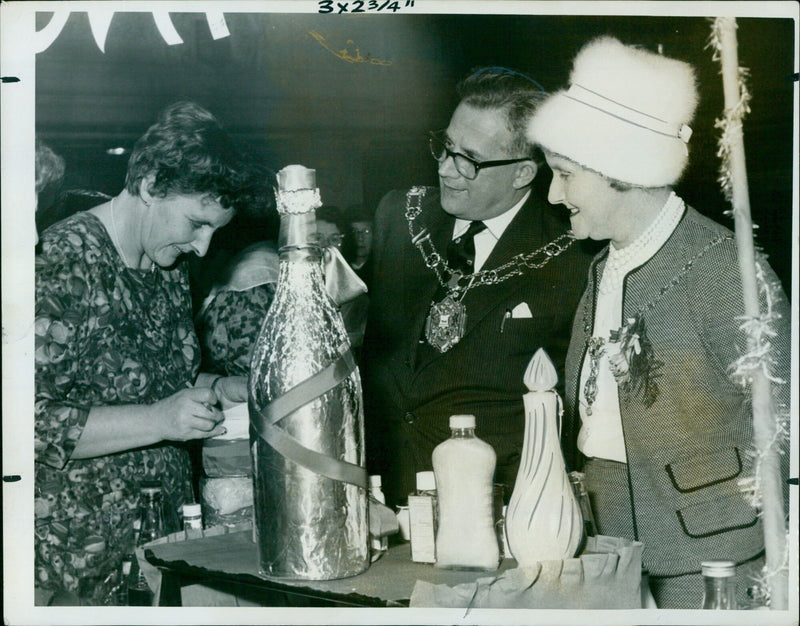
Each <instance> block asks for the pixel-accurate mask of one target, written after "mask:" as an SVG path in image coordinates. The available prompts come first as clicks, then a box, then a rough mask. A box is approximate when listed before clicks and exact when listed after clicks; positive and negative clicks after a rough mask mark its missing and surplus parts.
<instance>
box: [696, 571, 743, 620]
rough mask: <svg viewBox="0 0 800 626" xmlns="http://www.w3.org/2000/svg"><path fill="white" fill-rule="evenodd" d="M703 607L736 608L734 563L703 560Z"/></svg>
mask: <svg viewBox="0 0 800 626" xmlns="http://www.w3.org/2000/svg"><path fill="white" fill-rule="evenodd" d="M700 567H701V571H702V573H703V608H704V609H731V610H733V609H736V563H734V562H733V561H703V562H702V563H701V564H700Z"/></svg>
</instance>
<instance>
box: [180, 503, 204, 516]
mask: <svg viewBox="0 0 800 626" xmlns="http://www.w3.org/2000/svg"><path fill="white" fill-rule="evenodd" d="M202 514H203V507H202V506H201V505H200V504H196V503H192V504H184V505H183V516H184V517H200V516H201V515H202Z"/></svg>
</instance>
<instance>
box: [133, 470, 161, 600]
mask: <svg viewBox="0 0 800 626" xmlns="http://www.w3.org/2000/svg"><path fill="white" fill-rule="evenodd" d="M139 498H140V507H139V510H140V527H139V538H138V541H137V543H136V545H137V547H141V546H144V545H145V544H147V543H150V542H151V541H154V540H155V539H158V538H159V537H163V536H164V507H163V504H162V501H161V487H160V486H156V485H146V486H144V487H142V489H141V492H140V496H139ZM128 604H129V605H131V606H152V605H153V591H152V589H150V585H149V584H148V583H147V579H146V578H145V576H144V572H142V570H141V568H140V567H139V560H138V558H137V557H136V555H134V558H133V560H132V561H131V569H130V573H129V574H128Z"/></svg>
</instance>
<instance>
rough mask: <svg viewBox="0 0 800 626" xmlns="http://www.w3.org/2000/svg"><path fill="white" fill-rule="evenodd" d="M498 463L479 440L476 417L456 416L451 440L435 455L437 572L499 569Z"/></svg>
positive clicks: (452, 422)
mask: <svg viewBox="0 0 800 626" xmlns="http://www.w3.org/2000/svg"><path fill="white" fill-rule="evenodd" d="M496 463H497V455H496V454H495V451H494V449H493V448H492V446H490V445H489V444H488V443H486V442H485V441H483V440H481V439H479V438H478V437H476V436H475V416H474V415H452V416H451V417H450V438H449V439H446V440H445V441H443V442H442V443H440V444H439V445H438V446H436V448H434V450H433V471H434V474H435V475H436V487H437V489H436V491H437V496H438V500H439V528H438V531H437V533H436V566H437V567H444V568H450V569H480V570H494V569H497V566H498V564H499V562H500V549H499V546H498V541H497V535H496V533H495V528H494V516H493V512H492V511H493V491H494V483H493V480H492V479H493V476H494V469H495V464H496Z"/></svg>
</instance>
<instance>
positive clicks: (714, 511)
mask: <svg viewBox="0 0 800 626" xmlns="http://www.w3.org/2000/svg"><path fill="white" fill-rule="evenodd" d="M676 513H677V515H678V519H679V520H680V523H681V528H683V532H684V533H686V534H687V535H688V536H689V537H692V538H693V539H701V538H703V537H711V536H713V535H719V534H722V533H726V532H729V531H731V530H739V529H742V528H750V527H751V526H754V525H755V524H756V522H757V521H758V516H757V514H756V511H755V509H754V508H753V507H751V506H750V505H749V504H748V503H747V502H746V501H745V499H744V496H741V495H739V496H728V497H725V498H717V499H715V500H708V501H706V502H700V503H698V504H693V505H691V506H687V507H684V508H682V509H680V510H679V511H676Z"/></svg>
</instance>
